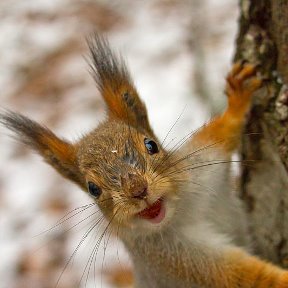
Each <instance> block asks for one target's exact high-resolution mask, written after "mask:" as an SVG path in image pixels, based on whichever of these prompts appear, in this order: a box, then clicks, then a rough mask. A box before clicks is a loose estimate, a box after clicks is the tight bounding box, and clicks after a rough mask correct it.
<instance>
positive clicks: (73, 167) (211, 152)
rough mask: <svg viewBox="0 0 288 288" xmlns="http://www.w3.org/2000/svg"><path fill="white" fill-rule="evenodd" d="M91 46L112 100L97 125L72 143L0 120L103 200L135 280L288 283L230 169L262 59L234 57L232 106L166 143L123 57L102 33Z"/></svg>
mask: <svg viewBox="0 0 288 288" xmlns="http://www.w3.org/2000/svg"><path fill="white" fill-rule="evenodd" d="M88 46H89V49H90V54H91V60H92V63H91V68H92V75H93V77H94V79H95V82H96V84H97V87H98V88H99V90H100V92H101V95H102V97H103V99H104V101H105V103H106V105H107V118H106V119H105V120H104V121H103V122H102V123H100V124H99V125H98V127H96V128H95V129H94V130H93V131H91V132H90V133H88V134H86V135H84V136H83V137H82V138H80V139H79V140H78V141H76V142H75V143H70V142H69V141H67V140H64V139H61V138H59V137H58V136H56V135H55V134H54V133H53V132H52V131H51V130H49V129H48V128H46V127H44V126H41V125H40V124H38V123H36V122H35V121H32V120H30V119H29V118H27V117H26V116H23V115H21V114H18V113H15V112H11V111H6V112H4V113H3V112H2V113H1V114H0V122H1V123H2V124H3V125H4V126H6V127H7V128H8V129H10V130H12V131H13V132H14V133H16V135H18V137H19V139H20V141H22V142H23V143H25V144H27V145H28V146H29V147H31V148H32V149H34V150H35V151H36V152H38V153H39V154H40V155H41V156H42V157H43V158H44V160H45V161H46V162H47V163H48V164H50V165H51V166H52V167H53V168H55V169H56V170H57V171H58V172H59V173H60V174H61V175H62V176H63V177H65V178H67V179H69V180H71V181H73V182H74V183H76V184H77V185H78V186H80V188H81V189H82V190H84V191H85V192H86V193H88V194H89V195H90V196H91V197H92V199H93V201H95V202H96V203H97V205H98V206H99V208H100V210H101V211H102V213H103V215H104V216H105V218H106V219H107V220H108V221H109V224H110V227H111V229H112V230H113V231H114V232H115V234H116V233H117V235H118V237H119V238H120V239H121V240H122V242H123V243H124V245H125V246H126V248H127V250H128V252H129V254H130V257H131V259H132V263H133V267H134V268H133V269H134V278H135V279H134V285H135V287H137V288H169V287H173V288H176V287H177V288H181V287H185V288H187V287H206V288H208V287H210V288H212V287H213V288H236V287H242V288H252V287H253V288H256V287H257V288H258V287H259V288H260V287H261V288H263V287H267V288H268V287H270V288H273V287H275V288H276V287H277V288H287V287H288V272H287V271H285V270H283V269H281V268H280V267H277V266H275V265H273V264H270V263H268V262H266V261H264V260H262V259H260V258H258V257H257V256H254V255H252V254H251V252H250V239H249V236H248V234H249V233H248V230H247V226H248V225H247V220H246V219H245V213H244V208H243V207H242V206H241V203H240V201H239V199H238V198H237V197H236V195H235V193H233V185H232V181H231V175H230V173H229V171H230V165H231V162H232V160H231V156H232V154H233V152H234V151H235V149H237V147H238V145H239V143H240V139H241V134H242V130H243V126H244V124H245V116H246V114H247V113H248V111H249V108H250V106H251V99H252V95H253V93H254V92H255V91H256V90H257V89H258V88H260V87H261V85H262V81H261V79H260V78H259V77H258V76H257V71H256V70H257V69H256V66H255V65H252V64H249V63H247V62H246V63H244V62H236V63H235V64H234V65H233V67H232V70H231V71H230V73H229V74H228V76H227V81H226V82H227V83H226V94H227V98H228V105H227V109H226V110H225V112H224V113H223V114H222V115H220V116H217V117H215V118H214V119H212V120H211V121H210V122H209V123H206V124H205V125H203V126H202V127H200V128H199V129H198V130H196V131H194V132H193V133H190V134H188V135H187V136H186V137H184V138H182V139H181V140H180V141H179V142H178V143H177V144H176V145H175V146H174V148H173V149H171V150H170V151H167V149H166V148H165V147H164V145H163V142H162V143H161V142H160V141H159V140H158V139H157V137H156V135H155V134H154V132H153V129H152V128H151V126H150V124H149V120H148V114H147V110H146V107H145V105H144V103H143V102H142V100H141V99H140V97H139V95H138V93H137V90H136V88H135V86H134V84H133V81H132V78H131V76H130V74H129V72H128V69H127V66H126V65H125V62H124V60H123V59H122V58H121V56H116V55H115V53H114V52H113V51H112V49H111V48H110V46H109V43H108V41H107V40H106V38H103V37H101V36H98V35H95V36H93V37H91V38H90V39H88Z"/></svg>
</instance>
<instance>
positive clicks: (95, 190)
mask: <svg viewBox="0 0 288 288" xmlns="http://www.w3.org/2000/svg"><path fill="white" fill-rule="evenodd" d="M88 190H89V193H90V195H91V196H93V197H94V198H96V199H97V198H99V196H100V195H101V193H102V190H101V188H100V187H99V186H97V185H96V184H95V183H93V182H88Z"/></svg>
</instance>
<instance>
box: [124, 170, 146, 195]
mask: <svg viewBox="0 0 288 288" xmlns="http://www.w3.org/2000/svg"><path fill="white" fill-rule="evenodd" d="M121 184H122V188H123V189H124V191H126V192H127V193H128V194H129V195H130V197H132V198H135V199H145V198H146V197H147V195H148V188H147V187H148V185H147V181H146V179H145V178H143V176H141V175H139V174H137V173H127V174H125V175H123V176H121Z"/></svg>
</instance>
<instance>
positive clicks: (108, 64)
mask: <svg viewBox="0 0 288 288" xmlns="http://www.w3.org/2000/svg"><path fill="white" fill-rule="evenodd" d="M87 43H88V46H89V49H90V56H91V60H92V63H91V64H90V67H91V70H92V76H93V78H94V80H95V82H96V84H97V86H98V88H99V90H100V91H101V92H102V93H103V92H104V90H105V88H107V86H106V85H109V88H110V89H113V90H114V91H117V90H118V89H119V87H120V86H121V85H123V84H124V85H126V86H130V89H132V90H134V89H135V88H134V85H133V83H132V80H131V77H130V75H129V72H128V70H127V67H126V64H125V62H124V60H123V58H122V57H121V55H120V54H119V55H117V56H116V55H115V53H114V52H113V51H112V49H111V48H110V45H109V42H108V41H107V39H106V38H104V37H102V36H99V35H98V34H96V33H95V34H94V35H93V36H91V37H88V38H87Z"/></svg>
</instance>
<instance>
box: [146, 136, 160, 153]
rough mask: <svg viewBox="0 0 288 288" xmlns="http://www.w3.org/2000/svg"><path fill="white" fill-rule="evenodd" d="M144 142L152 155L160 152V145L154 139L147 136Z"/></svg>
mask: <svg viewBox="0 0 288 288" xmlns="http://www.w3.org/2000/svg"><path fill="white" fill-rule="evenodd" d="M144 144H145V146H146V149H147V151H148V153H149V154H151V155H152V154H155V153H158V152H159V149H158V146H157V144H156V143H155V142H154V141H153V140H151V139H148V138H145V139H144Z"/></svg>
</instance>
